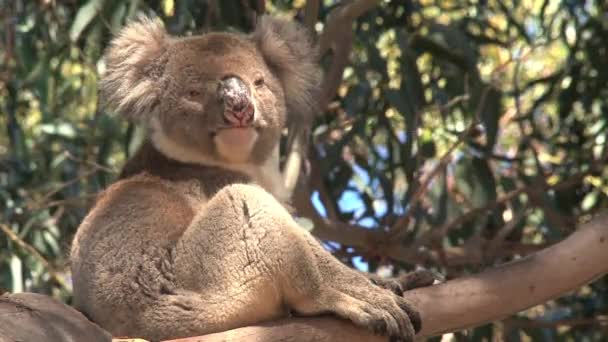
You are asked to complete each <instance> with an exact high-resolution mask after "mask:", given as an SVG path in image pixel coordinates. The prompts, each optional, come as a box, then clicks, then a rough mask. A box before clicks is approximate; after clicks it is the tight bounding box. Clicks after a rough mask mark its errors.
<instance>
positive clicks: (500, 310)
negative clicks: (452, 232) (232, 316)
mask: <svg viewBox="0 0 608 342" xmlns="http://www.w3.org/2000/svg"><path fill="white" fill-rule="evenodd" d="M607 272H608V213H606V214H603V215H600V216H598V217H596V218H595V219H593V220H592V221H591V222H589V223H587V224H584V225H583V226H582V227H581V228H580V229H578V230H577V231H576V232H575V233H574V234H572V235H571V236H570V237H568V238H567V239H565V240H563V241H562V242H560V243H557V244H555V245H553V246H551V247H549V248H547V249H545V250H542V251H540V252H538V253H536V254H533V255H531V256H529V257H527V258H524V259H521V260H518V261H515V262H512V263H508V264H505V265H502V266H500V267H496V268H493V269H489V270H487V271H485V272H482V273H480V274H477V275H473V276H469V277H463V278H459V279H455V280H450V281H448V282H446V283H443V284H440V285H435V286H431V287H426V288H420V289H415V290H412V291H408V292H406V293H405V295H404V296H405V297H406V298H408V299H409V300H411V301H412V302H414V303H415V304H417V306H418V308H419V310H420V312H421V314H422V320H423V326H422V331H421V333H420V334H419V337H421V338H422V337H429V336H435V335H438V334H441V333H444V332H449V331H457V330H461V329H465V328H468V327H473V326H477V325H480V324H484V323H487V322H491V321H493V320H498V319H502V318H505V317H507V316H509V315H511V314H513V313H516V312H518V311H521V310H524V309H526V308H529V307H532V306H534V305H538V304H541V303H544V302H545V301H547V300H549V299H552V298H556V297H558V296H560V295H563V294H565V293H567V292H569V291H572V290H575V289H577V288H578V287H580V286H581V285H583V284H586V283H588V282H591V281H593V280H594V279H596V278H597V277H599V276H601V275H603V274H606V273H607ZM286 340H289V341H298V342H302V341H335V342H341V341H344V342H357V341H359V342H363V341H365V342H372V341H373V342H375V341H385V340H386V338H383V337H378V336H373V335H371V334H370V333H368V332H367V331H365V330H363V329H359V328H357V327H355V326H353V325H351V324H349V323H348V322H345V321H342V320H339V319H336V318H330V317H317V318H291V319H285V320H281V321H277V322H270V323H267V324H262V325H258V326H250V327H244V328H239V329H234V330H230V331H226V332H222V333H217V334H211V335H206V336H200V337H193V338H187V339H180V340H175V341H179V342H195V341H196V342H219V341H235V342H240V341H286Z"/></svg>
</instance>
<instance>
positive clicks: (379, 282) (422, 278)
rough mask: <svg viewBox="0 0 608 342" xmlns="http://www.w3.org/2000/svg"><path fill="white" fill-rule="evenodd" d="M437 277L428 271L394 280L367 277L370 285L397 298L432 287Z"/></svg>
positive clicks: (416, 272) (417, 271)
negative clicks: (421, 288)
mask: <svg viewBox="0 0 608 342" xmlns="http://www.w3.org/2000/svg"><path fill="white" fill-rule="evenodd" d="M436 279H437V277H436V276H435V273H433V272H432V271H429V270H424V269H423V270H416V271H413V272H410V273H407V274H404V275H402V276H399V277H396V278H382V277H380V276H377V275H374V274H372V275H369V280H370V281H371V282H372V284H374V285H376V286H379V287H381V288H383V289H387V290H389V291H391V292H393V293H394V294H396V295H397V296H403V292H405V291H408V290H412V289H416V288H419V287H426V286H430V285H433V283H434V282H435V280H436Z"/></svg>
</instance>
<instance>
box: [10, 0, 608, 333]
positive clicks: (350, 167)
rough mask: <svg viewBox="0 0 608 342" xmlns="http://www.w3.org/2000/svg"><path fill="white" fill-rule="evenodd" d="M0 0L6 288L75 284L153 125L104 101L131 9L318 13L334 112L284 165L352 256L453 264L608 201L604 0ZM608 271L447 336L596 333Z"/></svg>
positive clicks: (235, 15)
mask: <svg viewBox="0 0 608 342" xmlns="http://www.w3.org/2000/svg"><path fill="white" fill-rule="evenodd" d="M0 5H1V6H0V17H1V18H2V25H3V26H2V29H1V30H0V37H1V39H2V42H3V46H2V48H1V49H0V60H1V61H2V63H1V64H0V111H1V113H2V115H1V116H0V129H1V130H2V131H4V132H6V135H2V136H0V198H2V200H0V215H1V216H0V229H1V230H2V232H3V237H2V238H0V275H1V277H0V286H2V287H3V288H5V289H6V290H8V291H12V292H19V291H36V292H41V293H48V294H52V295H53V296H56V297H58V298H61V299H63V300H65V301H67V302H69V301H70V291H71V290H70V288H71V285H70V278H69V273H67V271H68V269H69V267H68V264H67V260H66V256H67V252H66V251H67V250H68V246H69V243H70V241H71V238H72V236H73V234H74V232H75V229H76V227H77V226H78V224H79V223H80V221H81V220H82V218H83V216H84V214H85V213H86V211H87V209H88V207H89V205H90V203H91V201H92V200H93V199H94V197H95V196H96V194H97V193H99V191H101V190H102V189H103V188H105V187H106V186H107V185H108V184H109V183H110V182H111V181H112V180H113V179H114V178H115V177H116V175H117V170H119V168H120V167H121V165H122V163H123V162H124V160H125V159H126V158H128V157H129V156H130V155H131V154H132V153H133V151H134V149H135V148H136V147H137V146H138V144H139V143H140V142H141V137H142V136H141V132H139V130H138V129H137V128H135V127H133V126H132V125H129V124H127V123H126V122H124V121H123V120H120V119H119V118H116V117H113V116H111V115H106V113H105V112H104V111H103V109H102V108H100V107H98V105H97V87H96V82H97V75H98V72H99V71H101V70H103V68H104V65H103V63H102V62H100V56H101V54H102V52H103V49H104V47H105V45H106V44H107V43H108V41H109V39H110V37H111V34H112V33H115V32H117V31H118V30H119V29H120V28H121V27H122V26H123V25H124V24H125V22H127V21H128V20H130V19H132V18H134V17H135V16H136V15H137V14H138V13H145V14H148V15H156V16H159V17H160V18H162V19H163V21H164V22H165V24H166V27H167V30H168V31H169V32H170V33H172V34H182V35H188V34H192V33H199V32H201V31H204V30H208V29H222V30H232V29H240V30H249V29H251V28H252V27H253V25H254V24H255V17H256V14H259V13H263V12H269V13H272V14H276V15H282V16H287V17H291V18H294V19H295V20H300V21H302V22H304V23H305V25H307V26H308V27H310V28H311V29H312V30H313V31H315V32H316V33H317V35H318V41H319V44H320V50H321V52H322V64H323V65H324V67H325V70H326V79H325V82H324V85H323V89H322V93H321V96H320V97H319V101H320V103H321V108H322V112H320V113H319V115H318V116H317V117H316V118H315V120H314V122H313V123H312V127H311V130H310V131H308V130H306V131H305V133H307V134H306V138H307V139H310V141H311V142H310V143H309V144H305V143H304V139H301V138H299V137H298V136H297V135H296V136H294V135H290V136H289V137H286V139H285V144H284V145H283V149H282V156H283V158H282V167H283V168H284V170H285V174H286V182H287V183H288V184H289V185H290V186H292V187H295V188H296V191H295V194H296V196H295V198H294V205H295V207H296V208H297V209H298V212H299V214H300V215H301V216H303V217H305V218H307V219H308V221H307V220H303V226H305V227H308V228H311V227H314V228H313V230H312V233H313V234H315V235H316V236H318V237H319V238H321V239H323V240H324V241H325V246H326V247H327V248H328V249H330V250H331V251H332V252H333V253H334V254H335V255H336V256H337V257H338V258H340V259H341V260H342V261H343V262H345V263H347V264H349V265H351V266H353V267H357V268H360V269H363V270H368V271H370V272H377V273H380V274H398V273H399V272H402V271H406V270H411V269H413V268H414V267H416V266H425V267H427V268H431V269H434V270H437V271H438V272H439V273H441V274H443V275H445V277H446V278H447V279H451V278H456V277H460V276H463V275H466V274H469V273H472V272H476V271H478V270H480V269H482V268H486V267H488V266H492V265H495V264H498V263H503V262H505V261H509V260H514V259H518V258H520V257H522V256H525V255H528V254H529V253H532V252H535V251H538V250H540V249H543V248H545V247H547V246H549V245H553V244H554V243H556V242H558V241H561V240H562V239H564V238H565V237H567V236H568V235H570V234H571V233H572V232H573V229H574V227H575V226H576V223H577V222H580V221H584V220H586V219H588V218H589V217H590V216H592V215H593V214H595V213H597V212H598V211H600V210H601V209H602V208H606V207H607V204H608V198H607V195H608V173H607V171H606V168H605V165H606V158H607V157H608V151H607V150H606V149H607V144H608V142H607V135H608V129H607V124H608V68H607V67H606V62H607V61H608V5H606V3H605V2H602V1H561V2H560V1H549V0H535V1H514V2H507V1H492V0H490V1H481V0H480V1H433V0H421V1H409V0H403V1H396V0H393V1H366V0H357V1H344V2H343V3H342V2H337V1H314V0H312V1H298V0H293V1H290V0H279V1H263V0H257V1H253V0H252V1H245V0H241V1H219V0H208V1H190V0H183V1H173V0H158V1H140V0H127V1H114V0H87V1H79V0H73V1H56V0H39V1H33V0H30V1H28V0H12V1H6V0H0ZM296 124H297V125H296V128H298V127H299V128H301V127H302V126H301V125H302V124H305V123H296ZM292 128H293V127H292ZM290 131H291V132H292V133H293V132H295V131H296V130H294V129H291V130H290ZM298 156H302V157H304V158H303V159H301V158H299V157H298ZM300 171H302V172H300ZM297 174H301V175H300V177H294V175H297ZM296 179H297V182H296ZM311 222H312V223H313V224H310V223H311ZM568 276H569V275H568V274H567V273H564V274H563V277H568ZM607 286H608V284H607V282H606V278H605V277H603V278H600V279H598V280H597V281H595V282H593V283H592V284H590V285H586V286H583V287H582V288H580V289H579V290H578V291H576V292H575V293H573V294H571V295H568V296H565V297H562V298H560V299H557V300H553V301H550V302H548V303H546V304H544V305H541V306H537V307H534V308H533V309H530V310H527V311H525V312H523V313H521V314H518V315H516V316H513V317H509V318H507V319H505V320H503V321H500V322H497V323H493V324H489V325H486V326H482V327H479V328H476V329H471V330H467V331H463V332H460V333H457V334H456V335H455V336H456V338H457V339H458V340H461V339H462V340H480V339H489V338H504V339H509V340H514V341H517V340H520V339H526V338H533V339H534V340H535V341H544V340H547V341H552V340H576V341H579V340H597V339H599V338H601V336H603V334H605V330H606V322H607V320H606V317H607V316H606V312H607V308H608V302H607V301H608V298H607V296H606V293H608V292H607Z"/></svg>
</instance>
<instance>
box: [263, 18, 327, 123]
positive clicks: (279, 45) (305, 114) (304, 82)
mask: <svg viewBox="0 0 608 342" xmlns="http://www.w3.org/2000/svg"><path fill="white" fill-rule="evenodd" d="M252 39H253V40H254V41H255V43H256V44H257V46H258V48H259V49H260V51H261V52H262V54H263V55H264V59H265V60H266V63H268V64H269V66H270V67H271V68H272V70H273V71H274V72H275V73H276V75H277V76H278V78H279V79H280V81H281V83H282V84H283V88H284V91H285V99H286V103H287V110H288V112H289V114H290V115H296V116H298V117H299V119H304V120H308V119H311V118H312V117H313V115H314V114H315V112H316V109H317V107H318V106H317V103H316V99H317V96H316V95H317V93H318V92H319V87H320V82H321V76H322V74H321V69H320V67H319V65H318V56H317V54H318V52H317V47H316V44H315V43H314V41H313V37H312V35H311V34H310V32H308V30H307V29H306V28H305V27H304V26H302V25H300V24H298V23H295V22H291V21H286V20H282V19H277V18H272V17H270V16H262V17H260V18H259V20H258V22H257V24H256V29H255V31H254V32H253V33H252ZM298 117H296V119H297V118H298Z"/></svg>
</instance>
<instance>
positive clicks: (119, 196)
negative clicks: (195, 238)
mask: <svg viewBox="0 0 608 342" xmlns="http://www.w3.org/2000/svg"><path fill="white" fill-rule="evenodd" d="M144 212H146V213H148V212H149V213H148V214H153V215H154V216H158V217H162V220H165V221H166V220H168V221H170V222H165V223H167V224H171V225H174V226H184V225H187V224H189V222H190V221H191V220H192V218H193V216H194V208H193V203H192V201H191V200H190V199H189V198H188V196H187V195H185V192H182V191H180V189H177V188H176V187H175V185H174V184H172V183H171V182H167V181H164V180H162V179H160V178H158V177H155V176H152V175H149V174H147V173H142V174H138V175H135V176H133V177H129V178H127V179H122V180H119V181H118V182H116V183H114V184H112V185H111V186H110V187H109V188H107V189H106V190H105V191H103V192H102V193H101V194H100V195H99V197H98V198H97V201H96V204H95V207H94V208H93V211H92V213H93V214H97V215H96V216H106V215H108V216H109V217H116V216H120V215H123V217H125V216H128V217H135V216H137V215H138V214H141V213H144Z"/></svg>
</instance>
